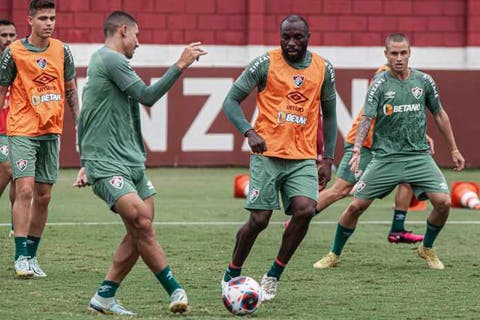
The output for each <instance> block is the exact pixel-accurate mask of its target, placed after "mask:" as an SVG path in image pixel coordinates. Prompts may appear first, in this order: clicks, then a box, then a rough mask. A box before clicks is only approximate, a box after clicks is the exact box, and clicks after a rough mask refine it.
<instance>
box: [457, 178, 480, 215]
mask: <svg viewBox="0 0 480 320" xmlns="http://www.w3.org/2000/svg"><path fill="white" fill-rule="evenodd" d="M479 191H480V187H479V186H478V183H476V182H465V181H456V182H454V183H453V184H452V207H453V208H470V209H474V210H480V200H479V199H478V194H479Z"/></svg>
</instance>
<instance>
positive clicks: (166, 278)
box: [155, 266, 181, 295]
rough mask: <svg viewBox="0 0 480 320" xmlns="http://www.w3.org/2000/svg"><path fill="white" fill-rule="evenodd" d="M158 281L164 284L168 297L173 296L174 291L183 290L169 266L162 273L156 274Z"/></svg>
mask: <svg viewBox="0 0 480 320" xmlns="http://www.w3.org/2000/svg"><path fill="white" fill-rule="evenodd" d="M155 277H157V279H158V281H160V283H161V284H162V286H163V288H165V290H166V291H167V293H168V295H171V294H172V293H173V291H175V290H177V289H179V288H181V286H180V285H179V284H178V282H177V280H176V279H175V277H174V276H173V273H172V270H170V266H167V267H166V268H165V269H163V270H162V271H160V272H159V273H157V274H155Z"/></svg>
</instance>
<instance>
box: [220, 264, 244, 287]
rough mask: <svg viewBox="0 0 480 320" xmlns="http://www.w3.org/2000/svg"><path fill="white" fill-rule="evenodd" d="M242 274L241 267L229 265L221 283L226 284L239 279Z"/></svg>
mask: <svg viewBox="0 0 480 320" xmlns="http://www.w3.org/2000/svg"><path fill="white" fill-rule="evenodd" d="M241 274H242V267H239V266H236V265H234V264H233V263H231V262H230V263H229V264H228V266H227V269H226V270H225V275H224V276H223V281H225V282H228V281H230V280H231V279H233V278H236V277H239V276H240V275H241Z"/></svg>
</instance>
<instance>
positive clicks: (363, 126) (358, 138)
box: [348, 115, 372, 172]
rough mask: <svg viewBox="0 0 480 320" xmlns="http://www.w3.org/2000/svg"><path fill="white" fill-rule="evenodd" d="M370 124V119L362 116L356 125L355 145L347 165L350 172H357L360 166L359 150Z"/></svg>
mask: <svg viewBox="0 0 480 320" xmlns="http://www.w3.org/2000/svg"><path fill="white" fill-rule="evenodd" d="M371 123H372V118H371V117H367V116H365V115H363V116H362V119H361V120H360V123H359V124H358V128H357V134H356V135H355V144H354V145H353V149H352V159H350V162H349V163H348V164H349V165H350V170H351V171H352V172H357V171H358V165H359V164H360V150H361V149H362V146H363V143H364V141H365V139H366V137H367V134H368V131H369V130H370V124H371Z"/></svg>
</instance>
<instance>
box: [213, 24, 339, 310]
mask: <svg viewBox="0 0 480 320" xmlns="http://www.w3.org/2000/svg"><path fill="white" fill-rule="evenodd" d="M309 38H310V32H309V28H308V24H307V22H306V21H305V19H304V18H303V17H301V16H298V15H291V16H288V17H286V18H285V19H284V20H283V21H282V22H281V25H280V45H281V48H279V49H275V50H272V51H269V52H267V53H266V54H264V55H263V56H260V57H258V58H256V59H255V60H253V61H252V62H250V64H249V65H248V66H247V68H246V69H245V70H244V71H243V73H242V74H241V75H240V77H239V78H238V79H237V80H236V81H235V83H234V85H233V86H232V88H231V89H230V91H229V93H228V94H227V97H226V98H225V101H224V104H223V110H224V112H225V114H226V115H227V117H228V118H229V119H230V121H231V122H232V123H233V124H234V125H235V127H236V128H237V129H238V130H239V131H240V132H241V133H242V134H243V135H244V136H245V137H247V139H248V144H249V146H250V148H251V150H252V154H251V156H250V184H249V185H250V188H249V193H248V196H247V200H246V204H245V208H246V209H247V210H249V211H250V218H249V220H248V221H247V222H246V223H245V224H244V225H243V226H242V227H241V228H240V230H239V231H238V233H237V237H236V242H235V247H234V249H233V255H232V258H231V261H230V263H229V265H228V267H227V269H226V272H225V275H224V277H223V279H222V285H224V284H225V282H227V281H229V280H230V279H231V278H234V277H237V276H239V275H240V274H241V269H242V265H243V263H244V262H245V260H246V258H247V256H248V254H249V253H250V250H251V248H252V246H253V244H254V242H255V239H256V238H257V236H258V234H259V233H260V232H261V231H262V230H264V229H265V228H266V227H267V225H268V223H269V220H270V217H271V216H272V211H273V210H279V209H280V205H279V198H278V192H279V191H280V193H281V195H282V201H283V206H284V208H285V213H287V214H289V215H292V220H291V223H290V224H289V226H288V227H287V228H286V229H285V231H284V234H283V238H282V243H281V245H280V249H279V251H278V254H277V257H276V259H275V260H274V262H273V264H272V266H271V268H270V270H269V271H268V272H267V273H266V274H265V275H264V276H263V278H262V280H261V286H262V289H263V299H264V300H265V301H269V300H272V299H273V298H274V297H275V294H276V291H277V286H278V281H279V279H280V277H281V275H282V272H283V270H284V269H285V267H286V265H287V263H288V262H289V260H290V258H291V257H292V255H293V254H294V252H295V250H296V249H297V247H298V246H299V244H300V243H301V241H302V240H303V238H304V236H305V234H306V233H307V230H308V226H309V224H310V221H311V219H312V217H313V216H314V213H315V205H316V201H317V193H318V190H319V184H320V186H321V187H323V186H324V185H325V184H326V183H327V182H328V181H329V180H330V177H331V164H332V159H333V155H334V148H335V142H336V132H337V119H336V110H335V107H336V100H335V97H336V94H335V73H334V69H333V67H332V65H331V64H330V62H328V61H327V60H325V59H324V58H322V57H320V56H319V55H317V54H314V53H312V52H310V51H308V50H307V47H308V42H309ZM255 88H257V89H258V93H257V106H258V110H259V114H258V117H257V119H256V121H255V125H254V127H252V126H251V124H250V123H249V122H248V121H247V119H246V118H245V115H244V113H243V111H242V109H241V107H240V103H241V102H242V101H243V100H244V99H245V98H246V97H247V96H248V95H249V94H250V92H251V91H253V90H254V89H255ZM322 121H323V123H322ZM323 141H325V148H321V147H319V146H323ZM323 149H324V150H323ZM322 153H323V157H321V156H322ZM319 157H321V159H322V160H321V161H320V162H318V167H317V163H316V161H317V159H319Z"/></svg>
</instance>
